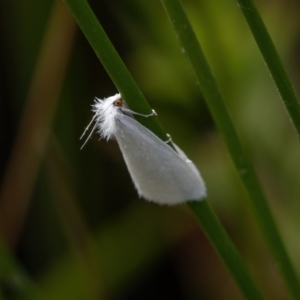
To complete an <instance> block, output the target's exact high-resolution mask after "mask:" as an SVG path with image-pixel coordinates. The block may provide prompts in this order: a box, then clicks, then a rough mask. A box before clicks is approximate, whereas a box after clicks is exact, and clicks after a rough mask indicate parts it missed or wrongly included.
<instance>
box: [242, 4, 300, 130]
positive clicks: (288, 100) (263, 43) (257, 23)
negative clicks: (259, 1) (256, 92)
mask: <svg viewBox="0 0 300 300" xmlns="http://www.w3.org/2000/svg"><path fill="white" fill-rule="evenodd" d="M237 3H238V6H239V7H240V9H241V10H242V12H243V14H244V17H245V19H246V21H247V23H248V26H249V27H250V30H251V32H252V34H253V36H254V38H255V41H256V43H257V46H258V48H259V50H260V52H261V54H262V56H263V58H264V60H265V63H266V65H267V67H268V68H269V71H270V73H271V76H272V78H273V80H274V82H275V85H276V87H277V89H278V92H279V94H280V96H281V99H282V101H283V103H284V105H285V107H286V109H287V111H288V113H289V115H290V117H291V120H292V122H293V124H294V126H295V128H296V130H297V133H298V135H299V136H300V103H299V99H298V98H297V94H296V92H295V90H294V88H293V86H292V84H291V82H290V80H289V78H288V76H287V74H286V72H285V70H284V67H283V65H282V63H281V60H280V58H279V55H278V53H277V51H276V49H275V46H274V44H273V42H272V39H271V37H270V35H269V33H268V31H267V28H266V26H265V24H264V23H263V20H262V18H261V17H260V15H259V13H258V11H257V9H256V7H255V6H254V4H253V2H252V1H251V0H237Z"/></svg>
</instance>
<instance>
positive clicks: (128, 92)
mask: <svg viewBox="0 0 300 300" xmlns="http://www.w3.org/2000/svg"><path fill="white" fill-rule="evenodd" d="M65 2H66V3H67V5H68V6H69V8H70V10H71V11H72V13H73V15H74V17H75V19H76V21H77V23H78V24H79V26H80V27H81V29H82V31H83V33H84V34H85V36H86V38H87V39H88V41H89V42H90V44H91V46H92V47H93V49H94V51H95V52H96V54H97V56H98V58H99V59H100V61H101V62H102V64H103V65H104V67H105V69H106V70H107V72H108V74H109V75H110V77H111V79H112V80H113V82H114V84H115V85H116V87H117V88H118V90H119V91H120V92H121V93H122V95H123V96H124V98H125V100H126V102H127V104H128V105H129V107H130V108H131V109H133V110H135V111H138V112H141V113H149V112H150V106H149V105H148V104H147V102H146V100H145V98H144V97H143V95H142V93H141V92H140V90H139V88H138V86H137V85H136V83H135V82H134V80H133V79H132V77H131V75H130V73H129V72H128V70H127V68H126V67H125V65H124V63H123V62H122V60H121V59H120V57H119V56H118V54H117V52H116V50H115V49H114V47H113V45H112V44H111V42H110V41H109V39H108V37H107V35H106V34H105V32H104V30H103V28H102V27H101V25H100V24H99V22H98V21H97V19H96V17H95V16H94V14H93V12H92V10H91V9H90V7H89V6H88V4H87V2H86V1H85V0H66V1H65ZM146 121H147V122H146ZM141 123H143V125H145V126H146V127H148V128H149V129H150V130H152V131H153V132H154V133H155V134H157V135H158V136H159V137H161V138H163V139H166V135H165V133H164V132H163V131H162V129H161V128H160V126H159V124H158V122H157V120H155V118H149V119H146V120H145V118H144V119H141ZM190 207H191V209H192V210H193V211H194V212H195V213H196V217H197V219H199V218H201V213H199V214H197V211H198V210H199V209H200V208H201V207H202V209H201V212H202V213H203V214H205V217H204V218H203V219H201V224H202V226H203V227H204V230H205V232H206V233H207V234H208V236H209V239H210V240H211V241H212V243H213V244H214V247H215V248H216V249H217V251H218V253H219V254H220V256H221V257H222V259H223V262H224V263H225V265H226V266H227V268H228V269H229V270H230V272H231V274H232V275H233V277H234V278H235V281H236V283H237V285H238V286H239V287H240V289H241V291H242V292H243V293H244V295H245V297H246V298H248V299H262V296H261V293H260V291H259V290H258V289H257V287H256V285H255V283H254V282H253V280H252V278H251V276H250V275H249V273H248V270H247V268H246V266H245V264H244V262H243V261H242V259H241V258H240V256H239V254H238V252H237V251H236V250H235V247H234V245H233V244H232V242H231V241H230V239H229V237H228V235H227V234H226V232H225V231H224V229H223V227H222V226H221V224H220V222H219V221H218V220H217V218H216V217H215V215H214V214H213V213H212V211H211V209H210V208H209V205H208V203H207V202H206V201H202V202H199V203H195V204H191V205H190ZM220 241H222V243H220ZM223 243H224V246H223Z"/></svg>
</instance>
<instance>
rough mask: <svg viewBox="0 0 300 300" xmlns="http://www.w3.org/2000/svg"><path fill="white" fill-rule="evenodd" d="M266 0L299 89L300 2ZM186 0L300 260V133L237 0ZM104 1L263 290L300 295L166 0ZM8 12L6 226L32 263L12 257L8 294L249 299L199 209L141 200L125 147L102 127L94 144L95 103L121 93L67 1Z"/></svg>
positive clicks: (0, 151)
mask: <svg viewBox="0 0 300 300" xmlns="http://www.w3.org/2000/svg"><path fill="white" fill-rule="evenodd" d="M255 2H256V4H257V6H258V9H259V11H260V13H261V15H262V17H263V19H264V21H265V24H266V26H267V28H268V30H269V32H270V34H271V36H272V38H273V41H274V43H275V45H276V47H277V50H278V51H279V54H280V56H281V58H282V60H283V63H284V65H285V66H286V69H287V71H288V74H289V75H290V77H291V80H292V82H293V83H294V86H295V89H296V90H298V91H299V88H300V86H299V84H298V82H299V77H300V72H299V70H300V60H299V57H300V56H299V49H300V19H299V12H300V4H299V3H298V2H297V1H292V0H288V1H287V0H277V1H275V0H273V1H262V0H260V1H258V0H257V1H255ZM183 3H184V6H185V9H186V11H187V14H188V16H189V18H190V20H191V22H192V25H193V26H194V29H195V31H196V33H197V36H198V38H199V40H200V43H201V44H202V46H203V48H204V51H205V53H206V55H207V57H208V59H209V62H210V63H211V66H212V68H213V71H214V73H215V76H216V78H217V79H218V81H219V84H220V86H221V89H222V92H223V94H224V97H225V99H226V101H227V106H228V108H229V110H230V113H231V116H232V118H233V120H234V123H235V125H236V127H237V130H238V133H239V135H240V138H241V139H242V141H243V144H244V146H245V148H246V151H247V153H248V154H249V156H250V158H251V160H252V161H253V163H254V166H255V168H256V170H257V173H258V175H259V178H260V180H261V182H262V184H263V187H264V189H265V192H266V194H267V196H268V199H269V203H270V205H271V207H272V210H273V212H274V215H275V217H276V220H277V222H278V225H279V227H280V232H281V233H282V236H283V239H284V242H285V244H286V246H287V249H288V251H289V253H290V255H291V257H292V260H293V262H294V263H295V265H296V267H297V269H298V270H299V271H300V255H299V253H300V239H299V226H300V224H299V223H300V222H299V217H298V214H299V213H298V212H299V210H300V201H299V200H300V185H299V183H298V181H299V178H300V145H299V140H298V139H297V135H296V133H295V132H294V130H293V128H292V125H291V124H290V121H289V117H288V116H287V114H286V111H285V109H284V107H283V105H282V103H281V101H280V99H279V96H278V94H277V91H276V89H275V87H274V84H273V82H272V80H271V78H270V76H269V74H268V71H267V69H266V67H265V65H264V63H263V60H262V58H261V56H260V53H259V51H258V49H257V47H256V45H255V42H254V40H253V37H252V36H251V33H250V31H249V29H248V27H247V25H246V23H245V20H244V19H243V16H242V14H241V12H240V10H239V8H238V7H237V5H236V2H235V1H229V0H226V1H224V0H215V1H209V0H186V1H183ZM90 5H91V7H92V9H93V10H94V12H95V14H96V16H97V18H98V19H99V21H100V23H101V24H102V26H103V27H104V29H105V30H106V32H107V34H108V36H109V38H110V39H111V41H112V42H113V44H114V46H115V47H116V49H117V51H118V52H119V54H120V56H121V57H122V59H123V60H124V62H125V64H126V65H127V67H128V69H129V70H130V72H131V73H132V75H133V77H134V78H135V80H136V81H137V83H138V85H139V86H140V88H141V90H142V91H143V93H144V95H145V96H146V98H147V100H148V101H149V103H150V105H151V107H152V108H154V109H155V110H156V112H157V113H158V115H159V121H160V123H161V124H162V125H163V127H164V129H165V130H166V132H168V133H170V134H171V135H172V138H173V140H174V141H175V142H176V143H177V144H178V145H179V146H180V147H181V148H182V149H183V150H184V151H185V152H186V153H187V155H188V156H189V157H190V158H191V159H192V160H193V161H194V162H195V164H196V165H197V166H198V168H199V169H200V170H201V173H202V175H203V177H204V180H205V182H206V184H207V188H208V199H207V200H208V201H209V203H210V204H211V205H212V206H213V208H214V209H215V211H216V212H217V214H218V216H219V218H220V219H221V221H222V223H223V224H224V226H225V228H226V229H227V231H228V233H229V234H230V236H231V238H232V239H233V241H234V243H235V245H236V246H237V248H238V249H239V251H240V252H241V254H242V256H243V257H244V259H245V260H246V262H247V264H248V266H249V268H250V270H251V272H252V274H253V276H254V278H255V279H256V280H257V282H258V284H259V286H260V288H261V289H262V290H263V291H264V292H265V294H266V295H268V298H269V299H288V298H287V294H286V291H285V289H284V286H283V283H282V280H281V278H280V276H279V273H278V270H277V269H276V266H275V263H274V261H273V260H272V258H271V256H270V253H269V251H268V250H267V247H266V245H265V242H264V240H263V238H262V236H261V234H260V232H259V230H258V228H257V225H256V222H255V219H254V217H253V215H252V214H251V212H250V210H249V206H248V201H246V199H245V198H246V197H247V195H246V193H245V192H244V190H243V187H242V185H241V182H240V180H239V178H238V175H237V173H236V171H235V170H234V168H233V165H232V163H231V160H230V158H229V156H228V153H227V150H226V148H225V146H224V144H223V142H222V139H221V137H220V135H219V133H218V132H217V131H216V129H215V126H214V124H213V121H212V119H211V117H210V115H209V112H208V110H207V108H206V105H205V103H204V101H203V100H202V98H201V94H200V92H199V90H198V88H197V85H196V84H195V80H194V78H193V76H192V74H191V72H190V69H189V65H188V64H187V62H186V59H185V57H184V56H183V55H182V52H181V49H180V46H179V44H178V42H177V40H176V38H175V36H174V34H173V30H172V28H171V26H170V24H169V21H168V19H167V17H166V15H165V13H164V10H163V8H162V5H161V3H160V1H138V0H120V1H117V0H113V1H111V0H110V1H109V0H106V1H90ZM0 7H1V17H0V22H1V26H0V34H1V47H0V53H1V81H0V101H1V102H0V124H1V126H0V137H1V145H0V176H1V177H0V178H1V186H0V188H1V190H0V196H1V198H0V201H1V202H0V217H1V219H0V222H1V223H0V224H1V227H2V236H3V238H2V240H3V243H4V244H5V245H6V247H7V248H8V249H10V250H9V252H10V253H11V258H13V260H14V261H15V262H14V263H17V264H18V266H16V265H14V264H13V267H11V266H7V262H8V256H9V255H8V254H7V253H6V254H5V253H4V252H3V255H0V267H1V268H0V280H1V282H0V298H1V297H2V298H3V299H108V298H110V299H122V300H123V299H242V296H241V294H240V292H239V290H238V289H237V287H236V285H235V283H234V281H233V280H232V279H231V277H230V275H229V273H228V272H227V270H226V269H225V268H224V266H223V265H222V263H221V262H220V260H219V258H218V257H217V255H216V254H215V252H214V250H213V249H212V247H211V246H210V244H209V242H208V241H207V239H206V238H205V236H204V234H203V233H202V231H201V229H200V228H199V226H198V225H197V223H196V221H195V220H194V218H193V216H192V214H191V212H190V211H189V210H188V209H187V207H186V206H184V205H181V206H176V207H164V206H162V207H160V206H157V205H155V204H152V203H149V202H146V201H144V200H143V199H139V198H138V196H137V193H136V191H135V190H134V187H133V184H132V182H131V179H130V177H129V174H128V171H127V169H126V166H125V163H124V161H123V159H122V155H121V153H120V151H119V149H118V145H117V143H116V142H114V141H110V142H106V141H104V140H100V141H99V136H98V135H97V134H93V137H92V139H91V140H90V141H89V142H88V143H87V145H86V146H85V147H84V148H83V150H81V151H80V147H81V145H82V141H80V140H79V137H80V135H81V134H82V132H83V130H84V128H85V126H86V125H87V124H88V123H89V122H90V120H91V118H92V112H91V111H90V109H91V104H93V98H94V97H95V96H96V97H99V98H104V97H108V96H110V95H113V94H115V93H116V92H117V90H116V89H115V87H114V86H113V84H112V82H111V80H110V79H109V77H108V76H107V74H106V72H105V70H104V69H103V67H102V66H101V63H100V62H99V61H98V59H97V57H96V56H95V54H94V52H93V50H92V49H91V47H90V46H89V44H88V43H87V41H86V39H85V37H84V36H83V35H82V33H81V32H80V30H79V29H78V28H77V27H76V24H75V23H74V20H73V18H72V16H71V15H70V13H69V11H68V9H67V7H66V6H65V4H64V2H63V1H59V0H57V1H50V0H44V1H37V0H31V1H29V0H23V1H16V0H11V1H2V2H1V3H0ZM1 253H2V251H1V252H0V254H1ZM21 269H22V270H23V271H22V273H20V272H21V271H20V270H21ZM20 274H22V276H21V275H20ZM29 278H30V279H29ZM28 280H29V281H28ZM29 287H30V288H29ZM29 290H32V291H33V292H32V293H31V292H29Z"/></svg>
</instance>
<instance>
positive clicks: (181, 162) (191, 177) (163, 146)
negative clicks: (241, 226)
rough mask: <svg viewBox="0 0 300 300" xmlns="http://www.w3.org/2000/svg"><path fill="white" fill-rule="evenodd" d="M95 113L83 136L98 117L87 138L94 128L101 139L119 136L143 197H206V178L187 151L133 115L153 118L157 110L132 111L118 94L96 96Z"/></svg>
mask: <svg viewBox="0 0 300 300" xmlns="http://www.w3.org/2000/svg"><path fill="white" fill-rule="evenodd" d="M93 112H94V113H95V115H94V117H93V119H92V121H91V123H90V124H89V125H88V126H87V128H86V129H85V131H84V133H83V135H82V137H83V136H84V134H85V132H86V131H87V130H88V128H89V126H90V125H91V124H92V122H93V121H94V120H95V125H94V128H93V129H92V131H91V133H90V134H89V136H88V138H87V140H88V139H89V138H90V136H91V135H92V133H93V131H94V130H95V128H98V131H99V133H100V136H101V137H102V138H106V139H107V140H109V139H111V138H116V140H117V142H118V144H119V147H120V149H121V152H122V154H123V157H124V160H125V162H126V165H127V168H128V170H129V173H130V175H131V178H132V180H133V183H134V185H135V187H136V189H137V191H138V194H139V196H140V197H143V198H145V199H147V200H150V201H153V202H156V203H159V204H169V205H172V204H179V203H183V202H186V201H188V200H192V201H199V200H202V199H203V198H205V197H206V188H205V184H204V182H203V179H202V177H201V175H200V174H199V172H198V170H197V168H196V167H195V165H194V164H193V163H192V162H191V161H190V160H189V159H188V158H187V157H186V155H185V154H184V152H183V151H182V150H181V149H180V148H179V147H178V146H177V145H175V144H173V146H174V148H175V149H176V151H177V152H176V151H174V150H173V149H172V148H171V147H170V146H169V145H168V144H167V142H168V141H167V142H163V141H162V140H161V139H159V138H158V137H157V136H156V135H155V134H154V133H152V132H151V131H150V130H149V129H147V128H146V127H144V126H143V125H141V124H140V123H139V122H138V121H136V120H135V119H134V116H133V115H135V114H136V115H141V116H144V117H150V116H154V115H156V113H155V111H152V114H150V115H142V114H139V113H136V112H133V111H131V110H130V109H129V108H128V107H127V105H126V103H125V101H124V100H123V99H122V96H121V94H116V95H114V96H111V97H109V98H107V99H104V100H101V99H98V98H96V103H95V104H94V105H93ZM82 137H81V138H82ZM87 140H86V142H87ZM86 142H85V143H86ZM85 143H84V144H83V146H84V145H85ZM83 146H82V147H83Z"/></svg>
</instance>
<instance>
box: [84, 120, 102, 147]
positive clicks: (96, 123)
mask: <svg viewBox="0 0 300 300" xmlns="http://www.w3.org/2000/svg"><path fill="white" fill-rule="evenodd" d="M95 117H96V114H95V116H94V117H93V119H92V121H91V122H90V124H89V125H88V127H89V126H90V125H91V123H92V122H93V120H94V119H95ZM98 123H99V121H98V120H97V121H96V122H95V125H94V127H93V129H92V130H91V132H90V134H89V135H88V137H87V138H86V140H85V142H84V143H83V145H82V146H81V148H80V150H82V148H83V147H84V146H85V144H86V143H87V141H88V140H89V139H90V137H91V136H92V134H93V132H94V131H95V129H96V127H97V125H98ZM88 127H87V128H88ZM87 128H86V130H87ZM86 130H85V131H86ZM80 139H81V138H80Z"/></svg>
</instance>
